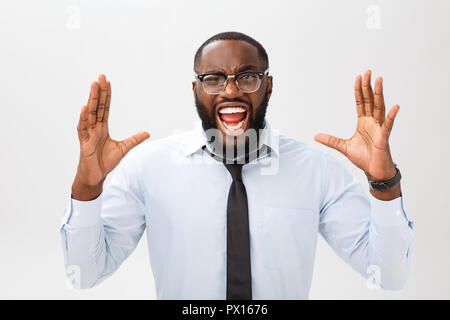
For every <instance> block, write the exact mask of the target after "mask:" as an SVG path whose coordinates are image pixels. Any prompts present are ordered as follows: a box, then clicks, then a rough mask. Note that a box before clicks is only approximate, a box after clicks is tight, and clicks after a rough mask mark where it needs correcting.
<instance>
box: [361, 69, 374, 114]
mask: <svg viewBox="0 0 450 320" xmlns="http://www.w3.org/2000/svg"><path fill="white" fill-rule="evenodd" d="M371 75H372V71H370V70H367V71H366V72H365V73H364V76H363V79H362V92H363V95H364V111H365V112H366V116H372V115H373V91H372V86H371V85H370V77H371Z"/></svg>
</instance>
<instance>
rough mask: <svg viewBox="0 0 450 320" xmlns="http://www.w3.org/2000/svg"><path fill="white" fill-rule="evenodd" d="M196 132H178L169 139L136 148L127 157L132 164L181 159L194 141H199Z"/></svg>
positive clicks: (155, 140) (154, 141)
mask: <svg viewBox="0 0 450 320" xmlns="http://www.w3.org/2000/svg"><path fill="white" fill-rule="evenodd" d="M197 135H198V132H197V131H196V130H189V131H178V132H175V133H173V134H171V135H169V136H167V137H164V138H158V139H152V138H150V139H149V140H147V141H145V142H143V143H141V144H140V145H138V146H136V147H134V148H133V149H132V150H130V152H129V153H128V154H127V155H126V158H129V161H130V162H134V161H138V162H140V163H141V164H142V163H148V162H152V161H167V160H169V159H172V157H179V156H180V154H181V153H182V152H184V151H185V150H186V148H187V147H189V145H191V144H192V142H193V141H195V140H196V139H198V137H197Z"/></svg>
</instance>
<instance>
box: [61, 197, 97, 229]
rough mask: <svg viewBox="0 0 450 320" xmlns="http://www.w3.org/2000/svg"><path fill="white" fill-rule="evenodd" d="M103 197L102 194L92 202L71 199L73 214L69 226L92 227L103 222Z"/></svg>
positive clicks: (69, 219)
mask: <svg viewBox="0 0 450 320" xmlns="http://www.w3.org/2000/svg"><path fill="white" fill-rule="evenodd" d="M102 197H103V194H100V195H99V196H98V197H97V198H96V199H94V200H91V201H79V200H75V199H71V207H72V208H71V212H70V216H69V218H68V222H67V224H68V225H69V226H71V227H78V228H86V227H92V226H94V225H96V224H97V223H98V222H100V221H101V213H102Z"/></svg>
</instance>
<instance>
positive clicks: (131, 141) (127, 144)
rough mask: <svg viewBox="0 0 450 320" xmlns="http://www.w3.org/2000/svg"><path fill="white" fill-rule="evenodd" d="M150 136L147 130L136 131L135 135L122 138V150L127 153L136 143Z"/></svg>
mask: <svg viewBox="0 0 450 320" xmlns="http://www.w3.org/2000/svg"><path fill="white" fill-rule="evenodd" d="M148 138H150V134H149V133H148V132H147V131H142V132H139V133H136V134H135V135H133V136H131V137H129V138H128V139H125V140H122V141H121V144H122V145H123V151H124V153H125V154H127V153H128V151H130V150H131V149H133V148H134V147H136V146H137V145H138V144H140V143H141V142H143V141H144V140H147V139H148Z"/></svg>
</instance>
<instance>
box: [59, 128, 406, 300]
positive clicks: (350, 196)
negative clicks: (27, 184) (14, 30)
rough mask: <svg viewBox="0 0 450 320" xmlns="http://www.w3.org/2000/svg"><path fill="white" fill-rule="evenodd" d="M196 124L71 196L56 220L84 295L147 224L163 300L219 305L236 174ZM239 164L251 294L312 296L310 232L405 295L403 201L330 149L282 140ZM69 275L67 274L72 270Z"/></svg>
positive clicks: (137, 151)
mask: <svg viewBox="0 0 450 320" xmlns="http://www.w3.org/2000/svg"><path fill="white" fill-rule="evenodd" d="M205 142H206V139H205V134H204V131H203V130H202V128H201V126H198V127H197V128H195V129H194V130H192V131H189V132H185V133H182V134H176V135H172V136H170V137H167V138H164V139H160V140H155V141H149V142H145V143H143V144H141V145H139V146H137V147H135V148H134V149H132V150H131V151H130V152H129V153H128V154H127V155H126V157H125V158H124V159H123V160H122V161H121V162H120V164H119V166H118V167H117V168H116V169H115V170H114V171H113V172H112V173H111V174H112V177H111V180H110V183H109V185H108V186H106V187H105V189H104V191H103V193H102V194H101V195H100V196H99V197H98V198H97V199H95V200H92V201H77V200H74V199H70V201H69V204H68V207H67V209H66V210H65V212H64V216H63V218H62V225H61V229H60V230H61V236H62V243H63V251H64V257H65V264H66V268H67V270H71V271H70V272H72V271H73V270H78V273H79V279H78V285H79V287H80V288H90V287H93V286H95V285H97V284H99V283H100V282H101V281H103V280H104V279H106V278H107V277H109V276H110V275H111V274H113V273H114V271H115V270H117V268H119V266H120V265H121V263H122V262H123V261H124V260H125V259H126V258H127V257H128V256H129V255H130V254H131V253H132V252H133V250H134V249H135V248H136V246H137V244H138V242H139V240H140V238H141V236H142V234H143V232H144V230H145V228H147V241H148V247H149V254H150V262H151V268H152V271H153V276H154V280H155V286H156V295H157V298H158V299H225V298H226V257H227V255H226V243H227V241H226V236H227V233H226V219H227V198H228V191H229V188H230V184H231V182H232V179H231V176H230V174H229V172H228V171H227V169H226V168H225V166H224V165H223V164H222V163H219V162H217V161H215V160H213V159H212V158H211V157H210V156H209V155H208V154H207V153H206V152H205V151H204V150H202V146H204V145H205ZM261 143H264V144H266V145H267V146H268V147H269V149H270V150H271V152H270V153H268V154H266V155H263V156H262V157H260V158H258V159H257V160H256V161H253V162H252V163H249V164H246V165H245V166H244V168H243V172H242V176H243V182H244V184H245V187H246V190H247V196H248V207H249V228H250V255H251V274H252V290H253V299H307V298H308V294H309V291H310V286H311V279H312V273H313V265H314V256H315V251H316V243H317V236H318V234H319V233H320V234H321V235H322V236H323V238H324V239H325V240H326V242H327V243H328V244H329V245H330V246H331V247H332V248H333V250H334V251H335V252H336V253H337V254H338V255H339V256H340V257H341V258H342V259H344V261H346V262H347V263H348V264H349V265H350V266H352V267H353V268H354V269H355V270H356V271H358V272H359V273H360V274H362V275H363V276H364V277H366V278H367V277H368V276H369V275H370V274H372V272H373V271H374V270H375V271H377V272H376V273H375V274H376V276H377V279H375V281H376V282H377V284H378V285H379V286H380V287H381V288H384V289H400V288H402V287H403V285H404V284H405V282H406V279H407V276H408V271H409V264H410V257H411V245H412V239H413V232H412V222H411V221H409V219H408V218H407V215H406V213H405V211H404V209H403V199H402V197H400V198H397V199H394V200H392V201H381V200H377V199H376V198H374V197H373V196H372V195H371V194H370V193H369V194H368V196H367V194H366V193H365V191H364V188H367V187H368V186H364V188H363V187H362V186H361V184H360V183H359V182H358V181H357V180H356V179H355V178H354V177H353V176H352V175H351V174H350V173H349V172H348V171H347V170H346V169H345V168H344V166H343V165H342V164H340V163H339V162H338V161H337V160H336V159H335V158H333V157H332V156H330V155H329V154H327V153H325V152H322V151H319V150H315V149H313V148H311V147H309V146H307V145H306V144H304V143H302V142H298V141H296V140H293V139H290V138H287V137H284V136H280V135H278V134H277V132H275V130H271V129H270V127H269V125H268V123H266V130H265V131H264V134H263V139H262V140H261ZM68 272H69V271H68Z"/></svg>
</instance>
